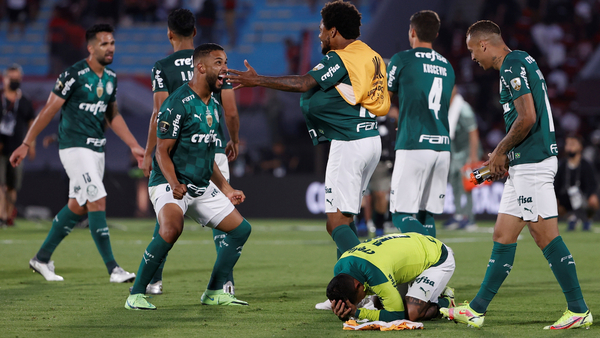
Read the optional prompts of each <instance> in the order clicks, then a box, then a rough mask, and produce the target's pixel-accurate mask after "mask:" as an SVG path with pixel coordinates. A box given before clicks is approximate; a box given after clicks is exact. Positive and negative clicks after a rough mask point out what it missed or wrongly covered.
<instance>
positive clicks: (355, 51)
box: [230, 1, 390, 309]
mask: <svg viewBox="0 0 600 338" xmlns="http://www.w3.org/2000/svg"><path fill="white" fill-rule="evenodd" d="M321 17H322V20H321V24H320V26H319V30H320V33H319V39H320V40H321V51H322V52H323V54H324V55H325V57H324V58H323V59H322V60H321V62H320V63H319V64H317V65H316V66H315V67H314V68H313V69H312V70H311V71H309V72H308V73H307V74H305V75H291V76H278V77H269V76H261V75H258V74H257V73H256V71H255V70H254V69H253V68H252V67H251V66H250V64H249V63H248V62H247V61H245V65H246V67H247V68H248V70H247V71H245V72H241V71H236V70H230V73H231V74H234V75H233V76H231V79H230V80H231V82H233V83H240V86H238V87H236V88H239V87H253V86H263V87H268V88H273V89H278V90H284V91H291V92H303V93H304V94H302V97H301V99H300V106H301V108H302V113H303V114H304V118H305V121H306V125H307V127H308V133H309V135H310V137H311V139H312V141H313V144H314V145H317V144H319V143H321V142H331V148H330V151H329V159H328V161H327V168H326V171H325V213H326V214H327V225H326V226H327V232H329V234H330V235H331V237H332V238H333V240H334V241H335V243H336V245H337V248H338V258H339V257H340V256H341V254H342V253H343V252H344V251H346V250H348V249H350V248H352V247H354V246H355V245H357V244H359V243H360V241H359V240H358V236H357V231H356V226H355V225H354V222H353V217H354V215H356V214H358V213H359V211H360V204H361V199H362V195H363V193H364V191H365V189H366V187H367V184H368V182H369V179H370V178H371V175H372V174H373V171H374V170H375V167H376V166H377V163H378V162H379V157H380V155H381V138H380V137H379V132H378V131H377V122H376V121H375V117H376V116H375V115H385V114H387V112H388V110H389V108H390V101H389V95H388V94H387V87H386V86H385V63H384V62H383V59H382V58H381V56H379V54H377V53H376V52H374V51H373V50H372V49H371V48H369V47H368V46H367V45H366V44H365V43H363V42H361V41H359V40H357V39H358V37H359V35H360V25H361V23H360V20H361V14H360V12H359V11H358V10H357V9H356V7H355V6H354V5H352V4H351V3H348V2H343V1H333V2H329V3H327V4H325V6H324V7H323V9H322V10H321ZM326 303H327V304H324V305H325V307H324V309H325V308H326V309H329V308H330V307H329V302H326Z"/></svg>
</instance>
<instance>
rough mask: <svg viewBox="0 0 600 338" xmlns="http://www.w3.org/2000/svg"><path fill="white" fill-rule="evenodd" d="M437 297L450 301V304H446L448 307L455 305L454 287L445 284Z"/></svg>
mask: <svg viewBox="0 0 600 338" xmlns="http://www.w3.org/2000/svg"><path fill="white" fill-rule="evenodd" d="M439 298H446V299H448V301H449V302H450V306H448V307H449V308H451V307H456V302H455V301H454V288H451V287H449V286H446V288H444V291H443V292H442V294H441V295H440V297H439Z"/></svg>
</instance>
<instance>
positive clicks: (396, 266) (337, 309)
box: [327, 232, 455, 322]
mask: <svg viewBox="0 0 600 338" xmlns="http://www.w3.org/2000/svg"><path fill="white" fill-rule="evenodd" d="M454 268H455V264H454V254H453V252H452V249H450V248H449V247H447V246H446V245H445V244H444V243H442V242H440V241H439V240H437V239H435V238H433V237H431V236H424V235H421V234H418V233H414V232H411V233H406V234H390V235H386V236H382V237H376V238H373V239H369V240H367V241H365V242H364V243H361V244H359V245H357V246H355V247H354V248H352V249H350V250H348V251H346V252H345V253H344V254H343V255H342V257H341V258H340V260H339V261H338V262H337V263H336V264H335V267H334V274H335V277H334V278H333V279H332V280H331V282H330V283H329V285H328V286H327V298H329V300H331V302H332V310H333V312H334V313H335V314H336V315H337V316H338V317H339V318H340V319H341V320H343V321H346V320H348V319H349V317H354V318H357V319H368V320H369V321H376V320H381V321H386V322H390V321H394V320H398V319H408V320H411V321H422V320H428V319H431V318H436V317H437V316H438V314H439V308H440V306H443V307H447V306H449V305H450V304H453V301H454V291H453V290H452V289H451V288H448V287H446V284H447V283H448V281H449V280H450V278H451V277H452V274H453V273H454ZM403 283H408V292H407V293H406V296H405V297H404V299H403V297H402V295H401V294H400V292H399V291H398V288H397V286H398V285H400V284H403ZM373 294H375V295H377V296H378V297H379V300H380V301H381V305H382V306H383V309H379V310H371V309H366V308H357V305H358V304H359V302H360V301H361V300H363V299H364V298H365V297H366V296H368V295H373ZM404 303H406V308H405V306H404Z"/></svg>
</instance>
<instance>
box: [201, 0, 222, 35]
mask: <svg viewBox="0 0 600 338" xmlns="http://www.w3.org/2000/svg"><path fill="white" fill-rule="evenodd" d="M196 22H197V25H198V29H199V31H200V34H198V36H197V37H196V45H200V44H203V43H207V42H215V39H214V38H215V37H214V34H213V32H214V27H215V23H216V22H217V6H216V4H215V2H214V0H204V1H203V2H202V4H201V7H200V10H199V11H198V12H197V13H196Z"/></svg>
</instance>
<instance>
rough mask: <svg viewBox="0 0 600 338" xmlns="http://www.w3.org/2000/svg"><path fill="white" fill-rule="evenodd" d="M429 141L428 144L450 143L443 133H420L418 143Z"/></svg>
mask: <svg viewBox="0 0 600 338" xmlns="http://www.w3.org/2000/svg"><path fill="white" fill-rule="evenodd" d="M425 141H426V142H429V143H430V144H450V137H448V136H443V135H425V134H423V135H421V137H420V138H419V143H422V142H425Z"/></svg>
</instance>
